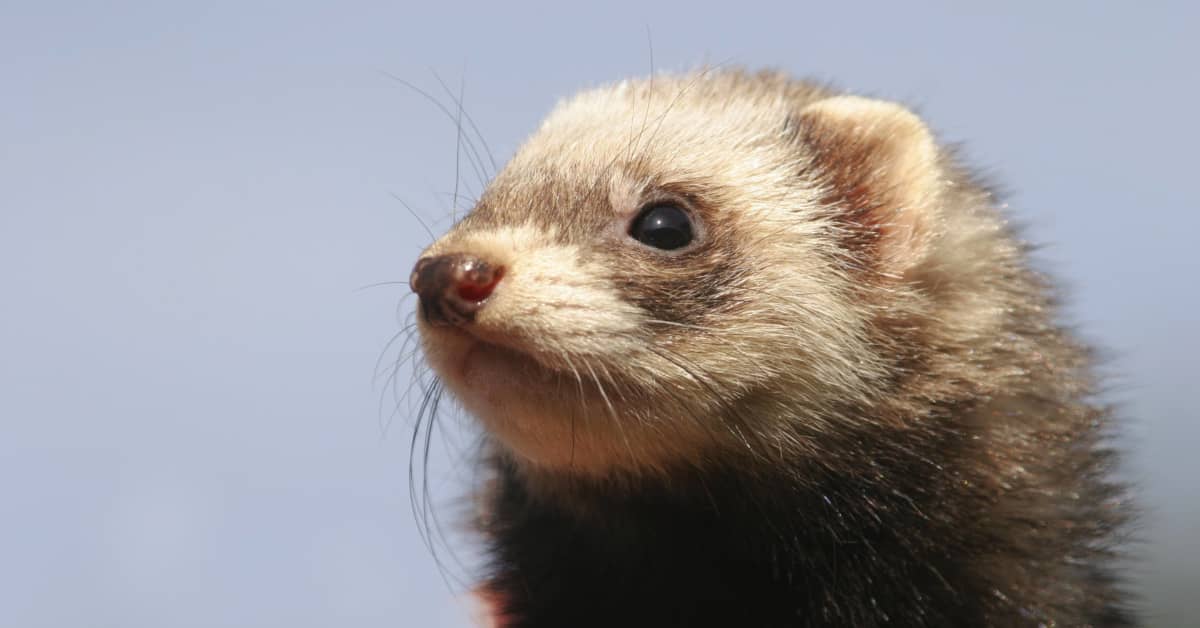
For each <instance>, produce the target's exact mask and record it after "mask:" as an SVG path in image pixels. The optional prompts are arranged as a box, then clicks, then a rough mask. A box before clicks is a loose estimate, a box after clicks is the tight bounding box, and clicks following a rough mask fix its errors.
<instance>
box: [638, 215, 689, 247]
mask: <svg viewBox="0 0 1200 628" xmlns="http://www.w3.org/2000/svg"><path fill="white" fill-rule="evenodd" d="M629 235H631V236H633V239H635V240H637V241H638V242H641V243H642V244H645V245H647V246H652V247H654V248H656V249H662V250H664V251H673V250H675V249H681V248H683V247H685V246H687V245H688V244H690V243H691V242H692V238H693V237H694V235H693V233H692V219H691V217H689V216H688V215H687V212H685V211H683V210H682V209H680V208H678V207H676V206H675V205H669V204H662V205H650V206H648V207H646V208H645V209H643V210H642V213H640V214H638V216H637V218H634V219H633V224H632V225H631V226H630V227H629Z"/></svg>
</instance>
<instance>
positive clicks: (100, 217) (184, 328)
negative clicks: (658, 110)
mask: <svg viewBox="0 0 1200 628" xmlns="http://www.w3.org/2000/svg"><path fill="white" fill-rule="evenodd" d="M990 4H995V3H990ZM1097 4H1099V3H1077V4H1074V5H1071V4H1069V3H1028V4H1026V5H1024V6H1018V5H1017V4H1013V3H1005V4H1004V6H1005V7H1006V8H997V7H992V8H987V9H978V8H963V7H961V6H959V5H958V4H956V3H950V2H944V3H932V4H929V3H917V4H913V3H892V4H889V5H887V6H879V7H868V6H865V5H853V6H852V5H850V4H848V3H838V4H835V3H829V2H822V3H804V2H796V3H788V4H787V5H786V6H784V5H782V4H781V5H780V6H770V5H763V4H757V3H754V2H746V1H739V2H723V3H711V4H710V3H702V2H688V3H679V4H676V5H674V6H666V5H663V6H662V7H656V8H646V7H644V6H642V3H620V2H615V3H608V4H606V5H604V6H603V7H600V6H598V5H597V6H596V7H593V8H587V9H584V8H579V7H575V6H568V3H547V4H545V5H543V6H534V5H518V3H513V2H503V3H491V4H489V5H486V6H468V5H460V4H447V3H420V4H413V3H402V2H353V1H347V2H336V3H335V2H327V3H313V2H245V1H243V2H229V1H213V2H204V3H197V2H187V3H185V2H110V3H87V2H14V1H13V0H9V1H7V2H4V3H3V4H2V5H0V81H2V84H0V85H2V87H0V94H2V96H0V287H2V289H3V301H2V307H0V355H2V356H3V357H2V358H0V496H2V498H0V625H4V626H22V627H28V628H36V627H42V626H45V627H68V626H70V627H76V626H106V627H109V626H111V627H146V628H152V627H153V628H160V627H168V626H169V627H177V626H178V627H184V626H196V627H209V626H231V627H240V626H246V627H259V626H289V627H303V626H313V627H320V626H356V627H357V626H364V627H369V626H380V627H383V626H389V627H395V626H412V627H418V626H420V627H424V626H465V625H467V617H466V614H465V612H464V610H463V604H462V603H461V602H460V601H456V600H455V598H454V597H453V595H452V593H451V589H450V588H448V587H447V585H446V584H444V583H443V581H442V579H441V578H440V576H439V575H438V573H439V572H438V569H437V567H436V565H435V563H434V560H433V558H432V557H431V556H430V554H429V552H428V551H427V550H426V548H425V547H424V546H423V544H422V542H421V540H420V538H419V536H418V534H417V530H416V526H415V523H414V518H413V515H412V514H411V513H410V510H409V496H408V480H407V465H408V437H409V434H410V431H411V425H412V420H411V417H410V416H409V415H408V413H407V412H401V413H400V415H399V416H397V417H396V418H395V420H394V421H393V423H392V426H391V428H390V430H389V431H388V432H387V433H386V436H385V435H384V434H383V433H382V431H381V429H380V427H379V423H378V419H379V413H378V409H377V408H378V406H377V403H378V400H379V394H380V388H378V387H374V388H373V386H372V368H373V367H374V364H375V360H376V357H377V356H378V355H379V354H380V351H381V350H382V349H383V348H384V345H385V343H386V342H387V341H388V339H389V338H390V337H391V336H392V335H393V334H395V333H396V332H397V331H398V330H399V327H400V323H399V322H398V321H397V316H396V313H395V307H396V304H397V302H398V300H399V299H400V298H401V297H402V296H403V295H404V294H406V292H407V289H406V288H405V287H404V286H403V285H390V286H383V287H375V288H367V289H364V290H358V289H359V288H361V287H362V286H365V285H367V284H371V283H373V282H382V281H406V280H407V277H408V271H409V268H410V267H411V264H412V263H413V261H414V258H415V255H416V253H417V252H418V251H419V250H420V248H421V247H422V246H423V245H424V244H425V243H426V242H427V240H428V236H427V234H425V233H424V231H423V229H422V228H421V227H420V226H419V225H418V224H417V223H416V221H415V220H414V219H413V217H412V216H411V215H410V214H409V213H408V212H407V211H406V210H405V209H404V207H403V206H402V205H401V204H400V202H398V201H397V200H395V199H394V198H393V197H392V195H393V194H395V195H397V196H399V197H400V198H402V199H404V201H406V202H407V203H408V204H410V205H411V206H413V208H414V209H415V210H416V211H418V212H419V213H421V214H423V215H424V216H425V217H427V220H429V221H432V222H434V223H435V229H437V230H439V231H440V230H442V229H444V228H445V227H446V226H447V224H448V222H447V220H448V216H449V213H450V202H451V197H450V194H451V192H452V190H453V188H454V160H455V155H454V146H455V129H454V126H453V124H451V123H449V122H448V121H447V120H446V119H445V118H444V117H443V116H442V115H441V114H440V113H439V112H438V111H437V110H436V109H435V108H434V107H433V106H431V105H430V104H429V103H428V102H426V101H425V100H423V99H422V98H421V97H420V96H418V95H416V94H415V93H413V92H411V91H409V90H407V89H405V88H403V87H400V86H399V85H398V84H397V83H396V82H395V81H393V80H391V79H389V78H387V77H386V76H385V75H384V74H383V73H384V72H386V73H391V74H394V75H397V76H399V77H403V78H404V79H407V80H409V81H412V82H413V83H416V84H418V85H420V86H422V87H423V88H425V89H428V90H431V91H437V90H438V89H440V88H439V87H438V84H437V81H436V79H434V77H433V75H432V73H431V71H430V69H431V68H432V69H433V70H436V71H437V72H438V73H439V74H440V75H441V76H443V77H444V78H445V79H446V80H447V81H448V82H450V83H451V84H452V85H455V86H456V87H457V85H458V84H459V81H460V80H465V100H466V106H467V109H468V111H469V112H470V113H471V115H472V116H473V117H474V119H475V121H476V122H477V123H478V125H479V127H480V128H481V129H482V131H483V133H484V135H485V136H486V138H487V140H488V142H489V143H490V144H491V146H492V149H493V150H494V151H495V152H496V153H497V155H498V157H502V158H503V157H507V156H508V155H509V154H511V152H512V150H513V149H514V148H515V146H516V145H517V143H518V142H519V141H520V140H521V139H522V138H523V137H524V135H525V134H526V133H528V132H529V131H531V130H532V129H533V127H534V125H535V124H536V123H537V121H538V120H539V118H540V117H541V116H543V115H544V114H545V113H546V112H547V110H548V109H549V108H550V107H551V106H552V105H553V103H554V102H555V101H556V100H557V99H559V98H562V97H565V96H567V95H569V94H571V93H572V92H574V91H575V90H577V89H578V88H581V87H585V86H589V85H595V84H598V83H602V82H607V81H612V80H616V79H619V78H622V77H625V76H629V75H639V74H645V73H646V72H647V71H648V70H649V66H650V54H649V48H648V45H647V37H646V31H647V28H649V30H650V32H651V34H652V39H653V51H654V63H655V66H656V67H657V68H659V69H665V70H670V69H676V70H679V69H686V68H689V67H693V66H695V65H697V64H700V63H703V62H705V61H711V62H726V61H729V62H733V63H739V64H744V65H748V66H753V67H758V66H766V65H770V66H777V67H781V68H784V69H787V70H789V71H792V72H794V73H796V74H799V75H805V76H813V77H817V78H822V79H831V80H834V81H836V82H837V83H838V84H840V85H842V86H845V87H848V88H850V89H853V90H857V91H860V92H865V93H869V94H874V95H879V96H885V97H890V98H897V99H901V100H903V101H905V102H907V103H910V104H912V105H914V106H915V107H916V108H917V109H918V110H919V111H920V112H921V113H922V114H923V115H924V116H925V117H926V118H927V120H928V121H929V122H930V124H931V125H932V126H933V127H934V128H935V129H936V130H937V131H938V132H939V134H940V135H941V137H942V138H944V139H945V140H947V141H951V142H962V143H963V146H964V148H963V150H964V153H965V155H966V156H967V158H968V160H969V162H970V163H972V164H974V165H975V166H977V167H978V168H980V169H982V170H983V171H984V172H986V173H988V174H989V175H990V176H991V177H992V178H993V179H994V180H995V181H997V182H998V183H1000V184H1001V186H1002V187H1003V188H1004V189H1006V190H1008V191H1009V193H1010V195H1009V199H1010V202H1011V206H1012V211H1013V213H1014V214H1015V215H1016V216H1017V217H1018V218H1019V219H1020V220H1022V221H1023V222H1025V223H1027V224H1028V225H1029V234H1030V236H1031V237H1032V238H1033V239H1035V240H1036V241H1038V242H1043V243H1047V244H1048V246H1047V247H1046V248H1044V249H1043V251H1042V254H1041V260H1042V261H1043V263H1044V264H1045V265H1046V267H1048V268H1050V269H1052V270H1053V271H1054V272H1055V273H1057V274H1058V275H1059V276H1060V277H1063V278H1064V279H1065V281H1066V283H1067V284H1068V285H1069V286H1070V287H1071V292H1072V295H1073V300H1072V304H1071V307H1070V310H1069V311H1070V313H1071V315H1072V317H1073V320H1075V321H1076V322H1078V323H1079V324H1080V327H1081V329H1082V330H1083V333H1085V334H1086V336H1087V337H1088V338H1090V339H1094V340H1095V341H1097V342H1098V343H1099V344H1100V345H1101V346H1103V347H1105V348H1106V349H1107V355H1109V356H1110V357H1111V362H1110V370H1111V371H1113V372H1115V373H1117V374H1119V376H1118V377H1116V378H1115V379H1114V380H1113V386H1112V391H1111V394H1110V397H1111V398H1112V399H1116V400H1119V401H1120V402H1122V403H1123V404H1124V406H1123V407H1124V414H1125V415H1127V416H1128V417H1129V418H1130V423H1129V428H1128V433H1129V434H1130V436H1131V438H1130V439H1129V440H1130V441H1131V442H1132V445H1133V446H1134V447H1135V448H1136V449H1135V454H1134V455H1133V456H1132V457H1131V461H1132V464H1131V466H1130V468H1131V474H1132V475H1133V477H1135V478H1136V479H1137V480H1138V482H1139V483H1140V489H1139V494H1140V496H1141V497H1142V499H1143V500H1144V502H1145V503H1146V505H1147V506H1148V507H1149V513H1148V514H1147V515H1146V517H1145V523H1144V526H1143V535H1144V536H1145V537H1146V538H1147V540H1148V543H1147V544H1146V545H1145V546H1144V547H1143V548H1142V549H1144V550H1145V551H1146V552H1147V554H1148V555H1149V557H1150V560H1149V561H1148V562H1147V563H1146V564H1145V565H1144V566H1143V567H1142V568H1140V569H1139V573H1140V574H1141V576H1140V577H1141V581H1142V582H1143V583H1144V585H1145V587H1146V589H1147V590H1148V592H1149V598H1148V604H1147V606H1148V607H1149V608H1150V609H1151V611H1152V612H1153V613H1154V615H1153V616H1154V621H1153V623H1154V624H1156V625H1161V626H1169V625H1184V623H1185V622H1186V621H1188V620H1189V618H1191V615H1190V612H1191V609H1192V608H1193V607H1194V602H1195V600H1194V593H1195V591H1196V590H1197V587H1198V585H1200V541H1198V540H1197V539H1200V536H1198V535H1200V482H1197V481H1196V478H1197V475H1198V474H1200V462H1198V460H1200V456H1197V455H1196V449H1197V447H1198V444H1200V423H1198V422H1197V421H1196V419H1197V416H1196V415H1197V413H1196V410H1195V408H1196V404H1195V401H1194V399H1195V397H1196V395H1197V393H1196V390H1195V389H1194V388H1192V386H1194V385H1195V384H1194V380H1195V378H1196V375H1197V373H1198V372H1200V371H1198V369H1197V366H1198V365H1197V357H1196V356H1197V354H1198V353H1200V352H1198V349H1200V346H1198V342H1197V334H1196V328H1197V325H1198V323H1200V321H1198V320H1197V318H1198V317H1197V314H1196V311H1197V309H1198V307H1200V298H1198V295H1197V288H1196V285H1197V279H1196V277H1197V275H1198V274H1200V273H1198V271H1200V264H1198V262H1197V260H1198V256H1197V253H1196V245H1195V242H1194V240H1195V238H1196V234H1197V233H1198V232H1200V211H1198V210H1200V202H1198V201H1200V194H1198V192H1197V190H1200V185H1197V176H1196V169H1197V166H1198V163H1197V159H1196V152H1195V147H1196V146H1197V145H1200V131H1198V125H1197V123H1196V103H1197V102H1198V97H1200V81H1197V74H1196V60H1197V59H1200V45H1198V44H1197V40H1196V37H1195V32H1196V24H1197V23H1200V12H1198V11H1197V10H1196V9H1195V8H1194V7H1193V6H1191V5H1188V4H1186V3H1182V2H1181V3H1178V5H1175V6H1171V5H1167V4H1162V3H1160V4H1156V5H1155V6H1147V5H1148V4H1150V3H1140V4H1139V5H1137V6H1135V5H1134V4H1133V3H1123V4H1122V5H1121V6H1120V7H1112V8H1103V9H1101V8H1097V7H1096V5H1097ZM1113 4H1116V3H1113ZM900 5H904V8H900ZM470 180H471V177H470V176H465V177H464V182H469V181H470ZM472 187H475V188H476V189H475V190H474V191H475V192H477V191H478V190H477V186H472ZM404 307H405V308H408V307H411V301H406V302H405V304H404ZM406 313H407V309H404V310H401V317H402V316H403V315H404V314H406ZM387 357H388V358H390V359H395V358H396V349H395V348H393V349H392V350H390V352H389V353H388V354H387ZM400 380H401V381H402V382H406V381H408V371H407V370H405V371H402V372H401V373H400ZM449 449H453V448H452V447H449V448H446V447H441V446H440V445H439V446H436V447H435V450H434V461H433V464H434V473H433V477H432V478H431V481H432V484H433V490H434V493H435V495H436V496H437V498H438V501H439V503H440V504H442V506H443V507H442V509H441V511H440V512H442V513H444V514H445V515H447V516H449V518H450V519H453V517H452V516H450V515H452V514H453V512H454V508H455V507H456V503H455V501H454V500H455V497H456V495H458V494H459V492H460V491H459V488H457V486H456V483H455V481H453V480H450V479H447V478H449V477H452V476H455V475H457V476H458V477H459V479H462V478H466V477H468V476H469V465H467V464H466V463H464V462H462V461H450V460H448V455H449V454H447V453H446V451H447V450H449ZM451 469H453V470H455V471H456V472H457V473H450V470H451Z"/></svg>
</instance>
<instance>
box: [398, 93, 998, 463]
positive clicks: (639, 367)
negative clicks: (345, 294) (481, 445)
mask: <svg viewBox="0 0 1200 628" xmlns="http://www.w3.org/2000/svg"><path fill="white" fill-rule="evenodd" d="M943 161H944V160H943V159H942V158H941V157H940V156H939V151H938V150H937V148H936V146H935V144H934V141H933V139H932V137H931V135H930V133H929V131H928V130H927V129H926V127H925V125H924V124H922V123H921V121H920V120H919V119H918V118H917V117H916V116H914V115H913V114H912V113H910V112H909V111H907V110H906V109H904V108H902V107H900V106H898V105H895V104H892V103H887V102H881V101H876V100H869V99H864V98H858V97H852V96H842V95H832V94H829V93H827V92H825V91H823V90H822V89H820V88H816V87H813V86H811V85H808V84H805V83H801V82H797V81H792V80H789V79H787V78H785V77H782V76H779V75H775V74H758V75H749V74H744V73H740V72H720V73H698V74H693V75H687V76H681V77H675V78H664V77H654V78H653V79H646V80H642V81H637V82H625V83H621V84H618V85H615V86H611V87H605V88H601V89H597V90H594V91H589V92H585V93H583V94H581V95H579V96H577V97H575V98H574V99H573V100H570V101H568V102H565V103H563V104H561V105H559V106H558V107H557V108H556V109H555V110H554V112H552V113H551V114H550V116H549V117H548V118H547V119H546V120H545V122H544V123H543V124H542V126H541V128H540V129H539V130H538V131H537V132H536V133H535V134H534V135H533V136H532V137H531V138H530V139H529V140H528V141H527V142H526V143H525V144H524V146H522V148H521V149H520V150H519V151H518V152H517V154H516V155H515V156H514V157H513V159H512V160H511V162H510V163H509V164H508V165H507V166H506V167H505V168H504V170H503V171H502V172H501V173H500V174H499V175H498V176H497V177H496V178H495V179H494V181H493V182H492V183H491V184H490V185H489V187H488V188H487V190H486V191H485V193H484V194H483V195H482V197H481V198H480V200H479V202H478V204H477V205H476V206H475V208H474V209H473V211H472V212H471V213H470V214H469V215H468V216H467V217H466V218H464V219H463V220H462V221H461V222H460V223H458V224H457V225H456V226H454V227H453V228H452V229H451V230H450V232H449V233H447V234H446V235H445V236H444V237H442V238H441V239H439V240H438V241H437V242H435V243H434V244H433V245H432V246H430V247H429V248H428V249H427V250H426V251H425V252H424V253H423V254H422V256H421V258H420V259H419V261H418V262H417V264H416V267H415V268H414V271H413V274H412V279H411V285H412V288H413V290H414V291H415V292H417V293H418V294H419V295H420V306H419V307H420V315H419V316H418V319H419V328H420V333H421V337H422V340H423V344H424V350H425V354H426V356H427V358H428V360H429V363H430V364H431V365H432V367H433V368H434V369H435V370H436V372H437V373H438V374H439V375H440V376H441V378H442V379H443V381H444V382H445V384H446V386H447V387H448V388H449V389H450V390H451V391H452V392H453V394H454V395H455V397H456V398H457V399H458V401H459V402H460V403H461V404H462V405H463V406H464V407H465V409H466V410H467V411H468V412H470V413H471V414H473V415H474V416H476V417H477V418H478V419H479V420H480V421H481V422H482V424H483V426H484V427H485V428H486V430H487V431H488V432H489V433H490V434H491V435H492V436H493V437H494V439H495V441H496V442H497V443H498V445H499V446H500V448H501V450H502V451H503V452H505V453H506V454H507V455H509V456H510V457H511V458H512V459H513V460H514V461H515V462H516V463H517V464H518V465H519V466H521V467H525V468H530V469H539V470H544V471H550V472H555V473H572V474H581V475H587V476H602V477H603V476H611V475H615V474H633V475H644V474H653V473H662V472H667V471H669V470H671V469H675V468H678V467H680V466H690V467H704V466H705V465H707V464H710V463H712V462H714V461H725V462H727V461H729V460H731V459H746V460H754V459H763V458H766V459H771V458H776V457H779V456H786V457H790V458H794V457H796V456H810V457H816V456H819V455H820V452H821V450H822V447H823V440H824V439H827V438H833V436H832V435H834V434H836V433H838V431H839V430H842V429H843V428H844V427H845V426H847V425H850V424H852V423H853V422H855V421H890V420H896V421H903V420H907V419H904V418H897V417H899V416H900V415H899V414H897V413H895V412H891V411H892V410H895V407H894V406H895V404H894V403H891V401H889V400H894V399H895V398H896V390H895V389H896V387H897V386H900V385H902V384H901V383H899V382H900V381H901V380H903V379H905V377H906V374H911V372H912V370H913V368H914V366H913V365H914V364H917V363H919V362H920V361H921V359H922V356H920V355H917V353H916V350H915V349H913V347H928V346H929V345H930V342H929V338H930V337H936V336H938V334H939V332H938V330H936V329H932V328H931V327H930V323H929V321H930V320H931V319H932V318H934V317H930V316H927V315H926V313H927V312H928V311H929V310H931V309H933V304H932V302H933V301H935V300H937V299H949V298H951V297H949V296H947V295H953V294H955V293H956V290H959V291H962V292H967V293H971V294H978V291H972V290H969V289H965V288H964V287H963V286H964V282H969V281H972V279H971V277H972V276H973V275H972V273H971V272H970V271H969V270H963V268H972V267H976V266H978V267H980V268H983V267H985V266H987V262H985V261H984V260H978V259H971V255H975V256H978V252H977V250H976V252H974V253H971V254H966V253H964V252H963V250H962V247H961V246H959V245H961V244H962V239H963V238H965V237H979V234H981V233H984V232H986V231H987V230H988V229H992V231H994V230H995V225H993V224H991V223H989V222H988V221H987V219H985V218H972V217H971V216H972V213H971V212H970V211H968V210H966V209H962V207H961V206H963V205H970V204H971V203H970V202H967V201H969V200H970V199H967V200H964V199H965V196H964V195H966V194H967V192H964V191H963V190H961V189H955V186H954V184H953V178H952V176H951V172H950V170H949V166H945V165H943ZM951 205H955V206H956V208H955V209H954V211H953V212H951V211H949V210H948V208H949V207H950V206H951ZM951 214H952V215H951ZM972 220H974V221H975V222H974V223H971V224H970V225H968V226H966V227H963V226H962V225H959V227H960V228H947V225H949V224H950V223H954V222H956V221H957V222H959V223H963V222H964V221H966V222H970V221H972ZM950 231H954V232H955V233H959V234H974V235H958V236H955V238H951V237H950V236H947V235H945V234H946V233H947V232H950ZM959 257H961V259H959ZM956 265H959V266H962V268H957V267H956ZM991 267H992V268H994V267H995V266H994V264H993V265H992V266H991ZM960 289H961V290H960ZM948 307H949V306H948V305H947V304H945V303H943V304H942V305H941V306H940V307H939V308H938V311H939V315H938V317H937V318H938V320H939V321H940V322H939V324H940V325H951V326H953V325H960V326H961V325H967V326H972V325H973V326H975V327H986V323H985V322H981V320H980V314H979V312H980V311H981V308H980V307H978V304H976V305H975V306H972V307H971V312H972V314H971V316H970V317H969V320H968V319H965V318H964V319H962V320H959V319H958V318H956V317H955V316H954V315H953V313H952V312H950V311H949V310H948V309H947V308H948ZM984 309H986V308H984ZM918 335H919V336H921V339H920V340H919V341H918V340H917V339H915V336H918ZM929 394H937V393H936V391H935V392H933V393H929ZM889 409H890V410H889ZM889 412H891V413H890V414H889Z"/></svg>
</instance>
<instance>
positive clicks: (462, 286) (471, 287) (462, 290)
mask: <svg viewBox="0 0 1200 628" xmlns="http://www.w3.org/2000/svg"><path fill="white" fill-rule="evenodd" d="M502 277H504V267H503V266H496V267H489V266H486V265H482V267H476V268H472V269H470V270H469V271H468V272H465V273H463V276H462V278H460V279H459V281H458V296H459V297H460V298H461V299H463V300H464V301H482V300H484V299H486V298H488V297H489V296H491V295H492V290H495V288H496V284H498V283H500V279H501V278H502Z"/></svg>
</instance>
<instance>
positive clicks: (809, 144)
mask: <svg viewBox="0 0 1200 628" xmlns="http://www.w3.org/2000/svg"><path fill="white" fill-rule="evenodd" d="M788 130H789V132H790V133H791V134H793V136H794V138H795V140H796V141H798V142H800V143H801V145H802V146H801V149H802V150H803V151H804V152H805V154H806V155H805V157H806V161H805V163H806V166H805V174H806V175H807V176H809V177H810V178H811V180H812V181H814V183H815V184H816V186H817V188H818V190H819V191H820V194H821V199H820V200H821V202H822V204H823V205H825V206H826V207H830V208H831V209H833V210H834V211H835V212H836V213H835V217H836V219H837V220H838V221H839V222H842V223H843V224H844V225H845V226H846V227H847V229H846V234H847V235H848V241H847V245H848V246H849V247H850V248H852V249H855V250H856V252H859V253H862V254H864V255H866V256H870V257H872V258H874V260H875V261H877V262H879V263H881V265H882V267H883V268H882V270H883V271H884V272H887V273H903V272H904V271H906V270H908V269H909V268H911V267H912V265H913V264H915V263H916V262H917V261H918V260H919V259H920V258H921V257H922V256H923V253H924V251H925V249H926V246H927V241H928V238H929V236H930V234H931V232H932V230H933V229H934V226H935V223H936V217H937V216H936V213H937V204H938V200H937V199H938V189H939V182H940V180H941V175H940V170H939V167H938V163H937V160H938V150H937V145H936V143H935V142H934V139H933V135H932V134H931V133H930V132H929V129H928V128H926V126H925V124H924V123H922V122H921V120H920V118H918V117H917V116H916V115H915V114H913V113H912V112H911V111H909V110H907V109H905V108H904V107H901V106H900V105H897V104H895V103H890V102H886V101H882V100H872V99H869V98H860V97H857V96H835V97H832V98H827V99H824V100H819V101H817V102H815V103H812V104H811V105H808V106H807V107H805V108H804V109H802V110H801V111H800V112H799V113H798V114H796V115H795V116H793V117H792V118H791V119H789V120H788Z"/></svg>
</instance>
